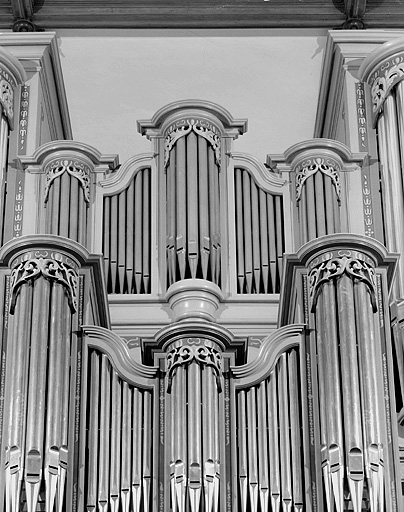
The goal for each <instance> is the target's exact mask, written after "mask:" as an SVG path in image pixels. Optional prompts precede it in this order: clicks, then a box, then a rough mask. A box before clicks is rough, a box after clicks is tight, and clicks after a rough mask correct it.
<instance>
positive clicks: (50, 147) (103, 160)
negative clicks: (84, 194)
mask: <svg viewBox="0 0 404 512" xmlns="http://www.w3.org/2000/svg"><path fill="white" fill-rule="evenodd" d="M66 153H73V154H76V155H77V154H79V155H80V156H84V157H86V158H87V159H88V160H89V161H90V162H91V163H92V164H93V166H106V167H108V168H110V169H115V168H116V167H117V165H118V155H103V154H101V153H100V152H99V151H98V150H97V149H95V148H93V147H92V146H89V145H88V144H84V143H82V142H75V141H73V140H54V141H51V142H47V143H46V144H43V145H42V146H40V147H39V148H38V149H36V150H35V152H34V154H33V155H32V156H20V157H19V161H20V162H21V164H22V165H23V166H38V165H42V164H43V163H44V161H45V160H48V159H49V158H58V157H64V155H66Z"/></svg>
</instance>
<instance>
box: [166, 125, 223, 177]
mask: <svg viewBox="0 0 404 512" xmlns="http://www.w3.org/2000/svg"><path fill="white" fill-rule="evenodd" d="M192 130H193V131H194V132H195V133H196V134H197V135H200V136H201V137H204V138H205V139H206V140H207V141H208V142H209V144H210V145H211V146H212V148H213V149H214V151H215V157H216V163H217V164H218V165H220V147H221V144H220V135H219V130H218V129H217V128H216V126H215V125H214V124H212V123H211V122H209V121H207V120H206V119H203V118H196V117H195V118H187V119H180V120H178V121H175V122H174V123H173V124H171V125H170V126H169V127H168V129H167V131H166V137H165V140H164V168H166V167H167V164H168V161H169V159H170V152H171V150H172V148H173V147H174V145H175V143H176V142H177V141H178V139H180V138H181V137H184V136H185V135H188V133H190V132H191V131H192Z"/></svg>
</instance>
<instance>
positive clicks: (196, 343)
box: [166, 338, 222, 393]
mask: <svg viewBox="0 0 404 512" xmlns="http://www.w3.org/2000/svg"><path fill="white" fill-rule="evenodd" d="M193 361H195V362H196V363H199V364H200V365H204V366H210V367H211V368H212V370H213V372H214V373H215V376H216V385H217V388H218V391H219V393H220V392H221V391H222V386H221V382H220V377H221V376H222V356H221V354H220V352H219V351H218V350H216V349H215V348H214V346H213V343H212V342H211V341H210V340H206V339H203V338H187V339H186V340H179V341H178V342H176V343H175V344H174V347H173V348H172V349H171V350H170V351H169V352H168V354H167V367H166V370H167V375H168V385H167V392H168V393H170V392H171V384H172V380H173V377H174V375H175V373H176V371H177V368H178V367H179V366H186V365H188V364H190V363H192V362H193Z"/></svg>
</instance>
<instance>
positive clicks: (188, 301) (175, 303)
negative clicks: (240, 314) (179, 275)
mask: <svg viewBox="0 0 404 512" xmlns="http://www.w3.org/2000/svg"><path fill="white" fill-rule="evenodd" d="M166 300H167V302H168V304H169V306H170V309H171V311H172V313H173V320H174V322H178V321H195V320H204V321H206V320H207V321H209V322H215V321H216V312H217V310H218V308H219V304H220V301H221V300H223V294H222V292H221V290H220V288H219V287H218V286H217V285H216V284H214V283H211V282H210V281H206V280H204V279H184V280H182V281H178V282H177V283H174V284H172V285H171V286H170V287H169V289H168V290H167V293H166Z"/></svg>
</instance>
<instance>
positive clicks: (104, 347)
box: [82, 325, 158, 389]
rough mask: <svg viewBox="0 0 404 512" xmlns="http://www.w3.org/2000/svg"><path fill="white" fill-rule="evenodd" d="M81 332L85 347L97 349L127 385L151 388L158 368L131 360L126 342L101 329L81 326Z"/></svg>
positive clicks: (92, 326)
mask: <svg viewBox="0 0 404 512" xmlns="http://www.w3.org/2000/svg"><path fill="white" fill-rule="evenodd" d="M82 332H83V335H84V342H85V343H86V344H87V346H89V347H92V348H96V349H99V350H100V351H101V352H103V353H105V354H106V355H107V356H109V357H110V361H111V364H112V365H113V367H114V368H115V370H116V371H117V372H118V373H119V374H120V375H121V377H122V378H123V379H124V380H125V381H127V382H128V383H129V384H132V385H134V386H138V387H141V388H145V389H150V388H152V387H153V383H152V382H151V381H152V380H154V379H156V378H157V376H158V367H155V366H152V367H151V366H145V365H143V364H140V363H138V362H136V361H134V360H133V359H132V357H131V356H130V353H129V350H128V346H127V344H126V342H125V341H124V340H123V339H122V338H120V337H119V336H118V335H117V334H115V333H113V332H112V331H110V330H108V329H105V328H103V327H98V326H94V325H83V326H82Z"/></svg>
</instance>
